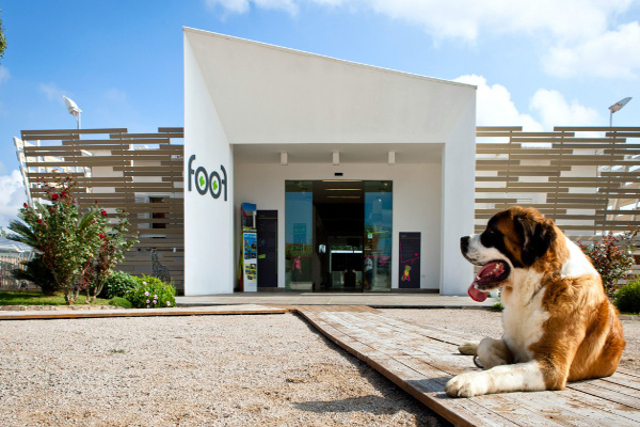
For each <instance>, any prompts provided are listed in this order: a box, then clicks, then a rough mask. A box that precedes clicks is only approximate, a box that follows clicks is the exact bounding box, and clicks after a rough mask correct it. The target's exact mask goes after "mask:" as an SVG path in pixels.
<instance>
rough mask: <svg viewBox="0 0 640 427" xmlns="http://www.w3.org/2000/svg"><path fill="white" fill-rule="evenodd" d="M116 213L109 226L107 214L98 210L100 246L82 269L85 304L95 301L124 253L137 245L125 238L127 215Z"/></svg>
mask: <svg viewBox="0 0 640 427" xmlns="http://www.w3.org/2000/svg"><path fill="white" fill-rule="evenodd" d="M117 212H118V216H119V218H118V220H117V222H116V224H115V225H113V226H111V225H110V224H109V220H108V219H107V218H108V215H107V212H106V211H105V210H100V215H101V219H100V221H99V223H100V225H101V229H102V232H101V233H100V234H98V237H99V238H100V244H99V246H98V248H97V251H96V253H95V255H94V256H93V257H92V258H89V259H88V260H87V262H85V263H84V265H83V268H82V279H81V280H82V288H84V289H86V291H87V304H90V303H92V302H93V301H95V299H96V297H97V296H98V295H99V294H100V292H102V288H103V287H104V284H105V282H106V280H107V279H108V278H109V277H111V274H112V272H113V268H114V267H115V266H116V265H117V264H118V263H119V262H122V261H123V260H124V254H125V252H127V251H128V250H129V248H131V246H133V245H135V244H136V243H138V239H137V238H136V237H128V236H127V231H128V226H129V220H128V216H129V214H128V213H127V212H125V211H124V210H120V209H118V211H117Z"/></svg>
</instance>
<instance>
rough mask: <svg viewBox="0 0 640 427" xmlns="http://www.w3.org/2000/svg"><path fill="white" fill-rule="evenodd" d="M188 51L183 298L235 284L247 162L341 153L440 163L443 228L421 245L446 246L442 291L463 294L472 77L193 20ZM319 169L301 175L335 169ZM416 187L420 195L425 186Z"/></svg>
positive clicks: (371, 160) (435, 224) (438, 225)
mask: <svg viewBox="0 0 640 427" xmlns="http://www.w3.org/2000/svg"><path fill="white" fill-rule="evenodd" d="M184 49H185V52H184V55H185V58H184V60H185V72H184V78H185V281H186V282H185V293H186V294H187V295H203V294H214V293H229V292H232V291H233V284H234V280H235V271H236V270H237V264H236V257H237V254H236V252H237V250H236V248H235V245H234V240H235V236H234V233H235V230H236V228H235V219H236V216H237V206H238V205H239V204H240V203H242V202H253V201H252V200H235V197H236V190H235V186H236V185H237V184H238V179H239V177H238V176H236V174H235V169H236V168H237V167H238V165H239V164H240V163H242V164H243V165H247V164H265V163H270V164H272V165H273V167H274V168H276V167H282V165H283V164H306V163H310V164H314V163H315V164H323V163H325V164H333V165H335V164H336V159H337V162H338V163H339V164H340V165H341V166H344V167H345V168H347V169H346V170H348V165H349V164H354V165H355V164H362V165H367V164H383V165H385V167H386V166H387V165H391V166H397V167H402V165H403V163H413V164H426V163H433V164H437V165H438V170H439V177H440V180H439V182H437V183H436V184H435V185H439V186H440V188H439V191H437V193H436V194H438V195H439V197H438V200H436V201H435V202H437V204H438V205H439V207H440V212H439V214H438V215H437V216H436V217H430V218H429V219H428V221H429V222H430V223H429V224H425V227H429V228H430V229H431V230H438V237H437V238H436V239H435V240H436V241H429V242H425V244H428V245H430V246H432V247H436V248H438V249H437V252H438V254H437V257H438V260H439V261H438V264H439V267H438V270H439V271H438V272H437V273H435V276H434V277H436V278H437V282H438V283H436V284H435V286H437V288H438V289H439V291H440V292H441V293H443V294H462V293H464V292H465V290H466V288H467V286H466V285H467V282H468V280H469V278H470V277H471V274H472V273H471V266H470V265H468V264H467V263H466V262H465V261H464V260H462V257H461V256H460V255H459V250H458V242H459V238H460V236H461V235H464V234H469V233H471V232H472V229H473V206H474V205H473V189H474V170H475V87H474V86H470V85H465V84H460V83H454V82H448V81H444V80H437V79H432V78H428V77H422V76H417V75H412V74H407V73H402V72H397V71H391V70H387V69H381V68H376V67H370V66H366V65H361V64H355V63H350V62H346V61H340V60H336V59H332V58H327V57H323V56H319V55H313V54H309V53H305V52H300V51H295V50H291V49H285V48H281V47H276V46H271V45H266V44H263V43H257V42H253V41H248V40H243V39H238V38H234V37H230V36H225V35H220V34H214V33H208V32H204V31H200V30H194V29H189V28H185V29H184ZM391 152H393V155H392V154H391ZM283 153H284V155H283ZM336 153H338V154H337V157H336ZM396 153H401V155H396ZM392 159H393V161H392ZM363 170H364V171H366V170H367V169H366V168H365V169H360V170H359V172H357V173H359V174H360V175H363V174H365V173H366V172H362V171H363ZM354 171H355V169H354ZM205 172H206V173H205ZM273 172H275V169H274V170H273ZM307 172H309V170H307ZM279 173H280V172H279ZM303 173H306V172H303ZM354 173H355V172H354ZM313 174H315V175H316V176H314V177H312V176H298V177H296V178H297V179H318V178H320V179H323V178H329V177H330V176H329V174H327V173H326V171H325V172H322V171H320V170H319V169H317V170H315V172H313ZM322 174H325V175H323V176H321V175H322ZM245 175H246V174H245ZM267 175H269V176H271V175H272V174H271V171H270V172H269V173H267ZM331 175H333V174H331ZM394 176H397V177H396V178H394V180H395V181H397V182H398V185H399V186H400V187H398V186H396V187H398V188H400V190H402V188H403V186H404V187H406V186H408V185H410V182H409V180H407V182H403V181H402V171H401V170H399V169H398V170H397V171H396V173H395V175H394ZM197 177H199V178H198V179H196V178H197ZM281 178H282V179H280V178H278V179H279V180H278V181H277V182H275V181H269V180H266V179H260V178H258V179H257V180H254V181H256V185H257V186H258V187H259V186H261V185H262V186H264V188H263V189H262V190H263V191H262V192H261V193H260V194H264V193H265V192H268V191H269V190H270V189H269V188H266V186H271V187H273V186H274V185H277V186H281V188H282V190H280V189H278V190H277V191H279V192H281V193H282V194H284V180H285V179H290V177H284V176H281ZM359 178H362V179H382V178H379V177H376V176H371V177H368V176H359ZM432 181H433V180H432ZM199 185H201V186H207V188H205V187H198V186H199ZM243 185H244V186H246V185H245V184H243ZM208 188H210V189H208ZM279 188H280V187H279ZM222 190H224V192H223V191H222ZM413 190H414V191H413V192H414V195H415V197H420V196H421V189H420V188H419V187H417V186H416V188H414V189H413ZM258 191H260V189H259V190H258ZM222 194H224V197H222ZM429 194H433V191H430V192H429ZM216 196H217V197H216ZM258 196H259V194H258V195H257V196H256V197H258ZM243 197H245V196H244V195H243ZM431 197H432V198H433V196H431ZM403 204H406V207H407V209H408V208H409V201H408V200H405V201H404V202H403V200H402V199H400V200H394V212H397V211H398V210H399V209H403ZM258 208H259V209H260V206H259V207H258ZM274 208H275V209H277V210H279V211H280V210H282V215H280V217H279V218H280V219H279V227H280V225H282V228H283V225H284V223H283V221H284V212H283V211H284V206H283V205H282V206H280V205H277V204H276V205H274V206H271V207H269V209H274ZM416 214H417V215H420V213H419V212H417V213H416ZM281 221H282V224H281V223H280V222H281ZM395 221H396V220H395V219H394V222H395ZM394 226H395V228H396V229H397V231H416V230H405V229H404V227H405V226H404V224H403V223H402V222H399V223H396V224H395V225H394ZM407 226H408V225H407ZM394 239H396V240H397V236H396V237H395V238H394ZM279 250H281V252H282V254H283V255H282V256H284V250H283V249H279ZM396 252H397V248H396ZM282 262H283V263H284V258H283V259H282Z"/></svg>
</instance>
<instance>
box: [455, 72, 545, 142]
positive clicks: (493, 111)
mask: <svg viewBox="0 0 640 427" xmlns="http://www.w3.org/2000/svg"><path fill="white" fill-rule="evenodd" d="M454 81H456V82H461V83H468V84H472V85H476V86H477V87H478V92H477V97H476V102H477V104H476V124H477V125H478V126H522V128H523V129H524V130H526V131H531V132H538V131H542V129H543V127H542V124H540V123H539V122H537V121H536V120H535V119H534V118H533V117H531V116H530V115H529V114H523V113H520V112H519V111H518V109H517V108H516V106H515V104H514V103H513V101H512V100H511V94H510V93H509V91H508V90H507V88H506V87H504V86H502V85H499V84H494V85H492V86H489V85H488V84H487V79H486V78H484V77H482V76H477V75H466V76H461V77H458V78H457V79H455V80H454Z"/></svg>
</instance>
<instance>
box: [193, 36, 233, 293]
mask: <svg viewBox="0 0 640 427" xmlns="http://www.w3.org/2000/svg"><path fill="white" fill-rule="evenodd" d="M184 73H185V87H184V93H185V108H184V124H185V138H184V158H185V169H184V171H185V172H184V181H185V191H184V195H185V197H184V209H185V215H184V243H185V244H184V246H185V266H184V267H185V289H184V293H185V295H209V294H220V293H232V292H233V280H234V271H235V268H234V261H233V260H234V257H233V253H232V252H233V251H232V248H233V219H234V218H233V194H234V186H233V153H232V150H231V147H230V146H229V142H228V139H227V137H226V135H225V132H224V129H223V126H222V124H221V122H220V119H219V118H218V112H217V110H216V106H215V105H214V103H213V99H212V98H211V96H210V94H209V92H208V91H207V84H206V82H205V80H204V78H203V76H202V74H201V72H200V67H199V65H198V63H197V60H196V58H195V57H194V56H193V52H192V49H191V45H190V42H189V34H188V33H185V39H184ZM193 154H195V155H196V160H195V161H194V162H193V165H192V166H193V169H196V168H197V167H199V166H203V167H205V168H206V169H207V171H208V173H209V174H210V173H212V172H213V171H218V173H221V169H220V166H221V165H223V166H224V167H225V169H226V171H227V201H226V202H225V201H224V198H223V197H220V198H219V199H214V198H213V197H212V196H211V195H210V194H208V193H207V194H204V195H201V194H199V193H198V192H197V191H196V189H195V186H194V185H193V183H192V189H191V190H192V191H189V190H188V183H189V180H193V176H190V174H189V169H188V166H189V165H188V163H189V158H190V157H191V155H193Z"/></svg>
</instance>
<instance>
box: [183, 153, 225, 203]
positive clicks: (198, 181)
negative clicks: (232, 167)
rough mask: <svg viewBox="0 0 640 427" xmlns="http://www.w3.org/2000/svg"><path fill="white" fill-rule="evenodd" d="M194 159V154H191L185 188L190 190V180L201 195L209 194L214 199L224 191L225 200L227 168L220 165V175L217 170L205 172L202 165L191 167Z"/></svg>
mask: <svg viewBox="0 0 640 427" xmlns="http://www.w3.org/2000/svg"><path fill="white" fill-rule="evenodd" d="M195 159H196V155H195V154H192V155H191V157H189V177H188V181H189V182H188V184H187V190H188V191H191V185H192V181H193V182H194V183H195V187H196V191H197V192H198V193H200V194H201V195H203V196H204V195H205V194H207V192H208V193H209V194H211V197H213V198H214V199H218V198H220V196H221V195H222V194H223V192H224V201H225V202H226V201H227V170H226V169H225V168H224V166H222V165H220V171H221V172H222V176H220V174H219V173H218V172H217V171H213V172H211V173H209V172H207V170H206V169H205V167H204V166H198V167H197V168H196V169H195V170H194V169H193V161H194V160H195Z"/></svg>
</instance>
